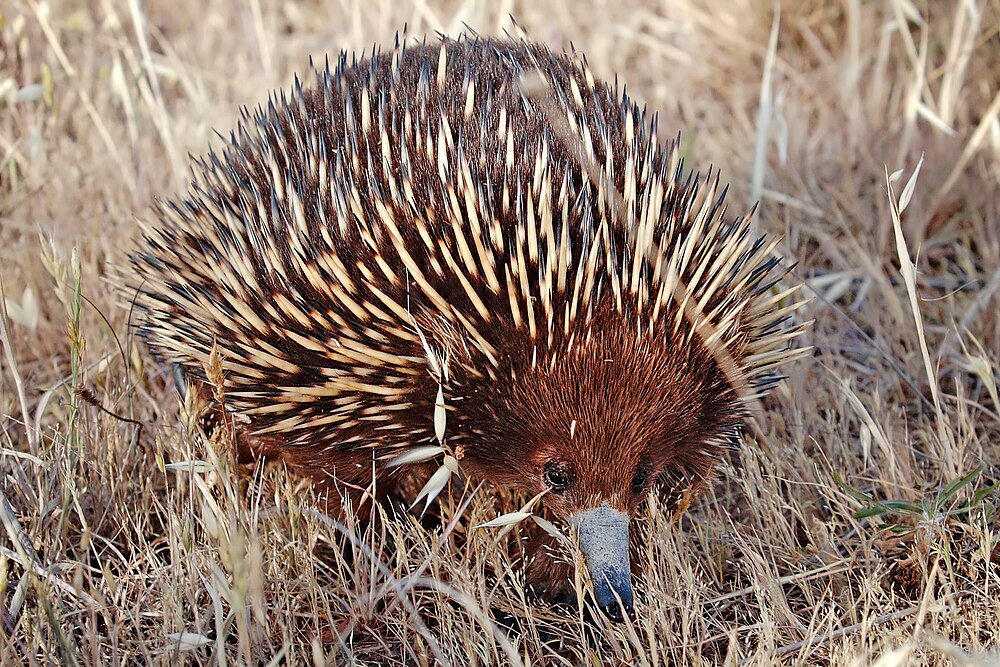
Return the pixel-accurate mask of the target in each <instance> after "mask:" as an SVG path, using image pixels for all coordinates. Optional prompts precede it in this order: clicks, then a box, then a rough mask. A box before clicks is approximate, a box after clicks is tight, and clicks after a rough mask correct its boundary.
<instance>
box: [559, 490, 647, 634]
mask: <svg viewBox="0 0 1000 667" xmlns="http://www.w3.org/2000/svg"><path fill="white" fill-rule="evenodd" d="M628 523H629V516H628V514H626V513H625V512H622V511H620V510H616V509H614V508H613V507H611V506H610V505H608V503H607V501H605V502H604V503H603V504H601V505H600V506H598V507H595V508H593V509H589V510H583V511H580V512H575V513H573V514H572V515H571V516H570V524H571V525H573V527H575V528H576V529H577V531H578V532H579V535H580V550H581V551H583V557H584V559H586V561H587V569H588V570H590V578H591V579H592V580H593V582H594V599H595V601H596V602H597V606H598V607H600V608H601V611H602V612H603V613H604V615H605V616H607V617H608V618H610V619H611V620H612V621H614V622H616V623H621V622H622V621H623V620H625V616H631V615H632V581H631V579H632V571H631V569H630V568H629V562H628V552H629V548H628Z"/></svg>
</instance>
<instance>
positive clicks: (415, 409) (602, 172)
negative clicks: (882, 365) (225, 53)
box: [131, 37, 802, 619]
mask: <svg viewBox="0 0 1000 667" xmlns="http://www.w3.org/2000/svg"><path fill="white" fill-rule="evenodd" d="M532 78H533V79H534V83H533V84H532V85H526V84H525V81H529V82H530V80H531V79H532ZM717 186H718V179H717V177H715V178H713V177H712V176H711V174H710V175H709V177H708V179H699V178H697V177H692V176H691V175H689V174H685V173H683V171H682V165H681V160H680V158H679V155H678V150H677V143H676V141H675V142H673V143H671V144H670V145H662V144H660V143H658V142H657V140H656V138H655V119H653V118H651V117H650V116H648V115H647V113H646V112H645V110H643V109H640V108H639V107H638V106H637V105H636V104H635V103H634V102H633V101H632V100H630V99H629V98H628V97H627V96H626V95H625V94H624V92H622V91H619V89H618V86H617V84H616V85H615V86H614V87H610V86H608V85H607V84H604V83H601V82H599V81H595V79H594V76H593V75H592V73H591V71H590V69H589V68H588V66H587V64H586V61H585V60H584V59H582V58H580V57H578V56H577V55H575V54H569V55H566V54H563V55H560V54H555V53H552V52H550V51H549V50H548V49H547V48H545V47H543V46H539V45H534V44H530V43H526V42H524V41H517V40H502V41H498V40H492V39H487V40H484V39H474V38H469V37H466V38H460V39H458V40H450V39H444V40H442V41H440V42H439V43H436V44H427V43H422V44H416V43H411V44H397V46H396V47H395V48H394V49H392V50H391V52H386V53H377V52H374V53H373V54H372V55H371V57H367V58H363V59H361V60H360V61H358V60H352V61H348V59H347V56H346V55H341V56H340V60H339V62H338V63H337V65H336V67H335V68H334V69H332V70H331V68H330V66H329V64H328V65H327V66H326V67H325V68H322V69H320V70H319V71H318V72H317V75H316V80H315V83H314V84H313V85H310V86H302V85H300V84H299V83H298V82H296V85H295V87H294V90H293V91H292V92H291V94H290V95H289V96H286V95H285V94H281V95H280V96H276V97H272V98H271V100H270V102H269V103H268V104H267V105H266V106H262V107H260V108H258V110H257V111H256V112H253V113H250V112H248V111H244V113H243V118H242V121H241V122H240V124H239V126H238V128H237V129H236V131H235V132H234V133H233V134H232V136H231V140H230V141H229V142H228V144H227V145H226V146H225V148H224V149H223V150H222V151H221V153H218V152H216V153H210V154H209V155H208V157H207V158H206V159H202V160H200V161H197V163H196V168H195V176H194V180H193V182H192V184H191V188H190V190H189V192H188V194H186V195H184V196H183V197H181V198H178V199H176V200H174V201H170V202H167V203H161V204H160V205H159V206H158V207H157V209H156V215H155V221H153V222H150V223H147V224H146V225H145V226H144V237H143V239H142V241H141V244H140V247H139V248H137V249H136V250H135V251H134V252H133V253H132V263H133V265H134V274H133V277H134V280H132V281H131V282H132V288H133V290H134V291H135V293H137V294H138V296H137V298H136V300H135V303H136V306H137V307H138V310H139V313H140V317H141V332H142V335H143V337H144V338H145V340H146V341H147V342H148V344H149V346H150V347H151V348H152V350H153V351H154V352H155V354H156V355H157V356H158V357H159V358H160V359H162V360H163V361H165V362H167V363H170V364H176V365H179V366H180V367H181V368H183V369H185V370H186V371H187V372H188V373H189V374H190V375H191V376H193V377H194V378H197V379H198V380H201V381H203V382H204V381H205V380H206V371H205V368H206V363H207V362H208V360H209V356H210V354H211V353H212V352H213V349H215V350H218V352H219V353H221V359H222V368H223V371H224V377H225V380H224V401H225V409H226V410H227V411H229V412H232V413H237V414H238V415H239V418H238V419H234V420H233V421H234V423H235V425H236V428H237V437H238V440H239V446H240V448H241V450H242V452H243V454H244V455H246V456H251V457H256V456H262V457H273V458H276V459H281V460H284V461H285V462H287V463H288V465H289V466H290V467H292V468H293V469H295V470H298V471H300V472H301V473H302V474H305V475H308V476H309V477H311V478H312V479H313V480H314V481H315V482H316V483H318V484H320V485H322V486H323V488H324V490H325V491H327V492H332V493H333V494H340V495H341V496H345V497H350V498H351V499H352V500H354V501H355V502H356V501H357V500H358V499H359V498H360V496H361V493H360V492H361V491H363V490H364V489H366V488H371V487H372V485H373V484H375V488H376V490H377V492H378V493H379V494H384V493H388V492H390V491H391V490H392V487H393V479H394V475H395V468H393V467H392V466H390V465H387V462H388V461H390V460H392V459H395V458H397V457H398V456H399V455H400V453H404V452H407V451H408V450H409V449H410V448H415V447H421V446H427V445H433V444H437V443H438V439H437V437H436V433H435V419H434V417H435V406H436V405H439V404H440V403H441V402H442V401H439V400H438V395H439V391H440V392H441V397H442V398H443V403H444V404H445V405H446V406H447V431H446V434H445V442H444V444H445V447H446V448H447V449H448V450H449V451H452V452H461V463H460V465H461V469H462V471H463V473H465V474H468V475H471V476H473V477H475V478H479V479H483V480H488V481H490V482H492V483H494V484H499V485H508V486H510V487H513V488H514V489H517V490H520V491H524V492H526V493H528V494H535V493H539V492H541V491H543V490H545V489H548V490H549V493H548V494H547V495H546V497H545V498H544V501H543V502H544V503H545V504H546V506H547V507H548V509H549V510H550V511H551V512H552V514H553V515H554V516H556V517H559V518H561V519H562V520H564V521H566V522H567V524H568V525H571V526H573V527H574V528H575V529H576V530H577V531H578V534H579V537H580V546H581V548H582V550H583V552H584V556H585V558H586V561H587V564H588V569H589V570H590V573H591V575H592V579H593V582H594V595H595V598H596V601H597V603H598V605H599V606H600V608H601V609H602V610H603V611H604V612H605V613H606V614H607V615H608V616H609V617H611V618H612V619H620V618H621V617H622V612H623V611H624V612H626V613H629V612H631V609H632V604H633V602H632V600H633V598H632V589H631V583H630V567H629V548H628V541H629V521H630V516H631V515H632V514H633V513H634V512H635V511H636V510H637V508H638V507H639V506H640V505H641V503H642V502H643V500H644V498H645V497H646V496H647V494H648V493H649V492H650V490H651V489H652V488H655V487H659V488H665V489H666V490H667V491H668V492H669V493H672V494H675V493H677V492H682V491H684V490H685V489H692V488H697V487H698V486H700V485H701V484H702V483H703V482H704V480H705V479H706V477H707V476H708V475H709V473H710V471H711V469H712V467H713V465H714V463H715V461H716V460H717V458H718V457H719V455H720V453H721V451H722V449H723V448H724V447H725V446H726V445H727V443H729V442H730V441H732V440H733V438H734V437H735V436H736V434H737V431H738V429H739V425H740V423H741V419H742V417H743V416H744V412H745V406H746V401H747V400H748V395H754V394H756V395H759V394H762V393H764V392H765V391H766V390H767V389H769V388H770V387H771V386H772V385H773V383H774V382H775V380H776V377H777V376H776V375H775V374H774V370H775V368H776V367H777V366H778V365H780V364H781V363H783V362H785V361H787V360H789V359H790V358H792V357H793V356H795V355H796V354H797V352H796V351H794V350H793V349H792V348H791V345H790V344H791V342H792V339H794V338H795V337H796V336H797V335H798V334H799V333H800V332H801V331H802V325H800V324H798V323H796V322H794V321H793V320H792V318H791V315H792V313H793V311H795V309H796V308H798V307H799V305H800V304H801V302H800V301H799V300H798V299H797V298H796V297H795V292H796V290H795V287H791V288H788V289H786V290H784V291H781V290H780V289H778V288H777V287H776V285H777V284H778V282H779V281H780V279H781V278H782V277H783V276H784V275H785V271H784V270H782V269H780V268H778V265H779V260H778V259H777V258H775V257H773V256H772V251H773V250H774V248H775V245H776V241H772V240H768V239H766V238H764V237H756V236H755V235H753V234H752V233H751V232H752V230H751V221H750V218H749V216H740V217H735V218H730V219H726V217H725V207H724V203H723V197H724V193H720V192H719V191H718V188H717ZM726 366H728V368H726ZM747 389H749V391H748V390H747ZM397 460H398V459H397ZM333 497H337V496H336V495H334V496H333ZM538 558H546V556H543V555H539V556H538ZM534 571H535V572H538V573H541V574H539V575H537V576H536V578H538V577H541V578H543V579H547V580H543V581H535V582H534V583H536V584H537V585H538V586H539V587H540V588H541V589H542V590H555V589H558V588H559V587H560V586H561V585H562V584H564V583H568V582H565V581H563V582H559V581H552V579H553V578H563V579H565V574H566V570H565V569H560V568H559V567H558V566H554V565H552V564H551V563H548V564H544V565H542V566H540V567H536V568H535V569H534ZM531 576H532V575H531V569H530V568H529V579H530V578H531Z"/></svg>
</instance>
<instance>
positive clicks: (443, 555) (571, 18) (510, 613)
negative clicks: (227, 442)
mask: <svg viewBox="0 0 1000 667" xmlns="http://www.w3.org/2000/svg"><path fill="white" fill-rule="evenodd" d="M432 4H433V5H434V6H431V5H432ZM702 5H706V6H711V8H710V9H706V8H705V7H703V6H702ZM508 13H513V14H514V15H515V16H516V17H517V18H518V21H519V22H520V23H521V24H522V25H523V26H524V27H525V28H526V29H527V31H528V32H529V34H531V35H532V36H533V37H534V38H536V39H539V40H544V41H546V42H548V43H550V44H551V45H553V46H554V47H556V48H561V47H568V46H569V44H570V42H571V41H572V42H573V43H574V44H575V45H576V46H577V47H578V48H580V49H581V50H583V51H584V52H586V53H587V54H588V56H589V60H590V62H591V63H592V65H593V67H594V68H595V70H596V71H597V72H598V73H600V74H601V75H603V76H605V77H612V76H613V75H614V74H615V73H618V75H619V76H620V77H621V78H622V79H623V80H624V81H627V82H628V85H629V90H630V92H632V93H634V94H635V95H636V96H637V97H638V98H640V99H643V100H645V101H647V102H648V104H649V105H650V106H651V107H652V108H654V109H656V110H658V111H659V112H660V114H661V128H663V129H667V130H668V131H669V132H673V130H674V129H677V130H681V131H683V132H684V133H685V137H686V144H685V145H686V152H687V154H688V156H689V161H690V164H692V165H694V166H695V167H696V168H699V167H700V168H705V167H707V166H708V165H709V164H714V165H716V166H719V167H721V168H722V170H723V174H724V176H725V177H726V178H728V179H729V180H730V181H731V182H732V186H733V187H732V190H731V199H730V201H731V206H735V207H737V208H743V207H744V206H746V205H749V203H750V202H751V201H753V200H755V199H760V200H761V201H762V208H761V213H762V215H760V216H759V221H760V225H761V226H762V228H764V229H766V230H768V231H772V232H777V233H781V234H784V235H785V236H786V241H785V242H784V244H783V247H782V252H783V253H784V254H785V255H786V256H790V257H793V258H795V259H796V260H797V261H798V262H799V264H798V268H797V269H796V272H797V274H798V275H799V276H801V277H802V278H804V279H806V280H808V282H809V284H810V286H811V287H812V288H813V290H814V291H815V292H817V293H818V294H819V295H820V296H819V297H818V298H817V299H816V301H815V302H814V303H813V305H812V307H811V309H810V312H809V314H808V316H809V317H815V318H816V324H815V326H814V328H813V330H812V332H811V334H810V336H809V338H810V340H809V343H811V344H812V345H814V346H815V354H814V356H813V358H811V359H809V360H807V361H804V362H800V363H797V364H796V365H795V366H794V367H792V368H790V369H788V375H789V379H788V381H787V382H786V383H785V384H783V385H782V386H781V387H780V389H778V390H777V391H776V392H775V394H774V395H773V396H772V397H771V398H770V399H769V400H768V401H767V404H766V408H767V414H766V415H765V416H764V418H763V419H762V420H761V423H760V428H761V434H762V435H763V437H764V438H765V439H766V441H762V442H754V441H752V440H753V439H751V438H748V441H747V442H746V443H745V446H744V448H743V450H742V451H741V452H739V453H734V454H733V455H732V456H731V457H730V459H729V460H727V461H726V463H725V465H724V466H723V467H722V469H721V471H720V475H719V478H718V481H717V483H716V484H715V486H714V487H713V489H712V490H711V492H710V493H709V494H708V495H707V496H706V497H704V498H703V499H701V500H699V501H698V502H696V503H695V505H694V507H692V508H691V510H690V511H689V512H688V514H687V515H686V516H685V517H684V519H683V520H682V521H680V522H679V523H674V522H671V521H669V520H667V519H666V518H665V517H663V516H661V514H659V513H658V511H657V508H656V507H655V506H651V507H650V510H649V514H648V520H647V521H645V522H644V527H643V530H648V531H649V533H650V535H651V540H650V548H649V552H648V560H647V562H646V563H645V564H644V565H645V570H646V573H645V578H644V582H645V583H644V584H640V590H641V591H642V592H643V593H644V599H643V600H642V601H641V602H640V605H639V616H638V620H637V621H636V622H635V624H634V625H633V626H623V627H615V626H610V625H607V624H605V623H604V622H603V621H602V620H598V621H596V622H593V623H590V622H587V621H585V620H584V618H583V617H582V616H580V615H578V614H576V613H575V612H572V613H566V612H560V611H559V610H554V609H550V608H548V607H545V606H542V605H533V604H531V603H530V602H527V601H526V600H525V597H524V593H523V591H522V589H521V585H520V577H521V574H520V568H519V565H518V562H517V553H516V550H514V551H511V550H509V549H506V548H498V547H497V545H496V541H497V537H498V533H497V531H495V530H491V529H488V528H483V529H473V528H472V527H473V526H475V525H477V524H479V523H482V522H483V521H486V520H489V519H490V518H492V517H494V516H496V515H497V514H498V513H502V512H506V511H510V510H512V509H515V508H516V507H517V503H518V502H520V501H519V499H515V498H509V497H507V496H505V495H503V494H502V493H498V492H495V491H492V490H490V489H480V490H478V491H477V492H475V493H471V491H470V492H465V493H463V490H462V489H461V488H456V489H453V490H452V492H450V493H449V494H445V495H446V496H447V497H445V498H444V499H443V500H442V501H441V502H440V504H439V509H438V510H437V512H438V516H439V517H440V519H441V520H440V521H424V522H423V523H421V522H420V521H419V520H418V519H417V518H416V517H410V518H406V519H401V520H398V521H396V522H390V523H388V524H387V525H386V527H385V528H384V529H383V530H382V531H381V532H380V533H379V534H376V535H369V536H368V537H367V538H365V539H360V540H359V538H358V537H357V536H356V535H353V534H348V535H346V536H345V535H344V534H343V533H342V532H340V531H339V530H338V528H337V527H336V526H335V525H333V524H332V523H331V522H330V521H329V520H328V519H327V518H325V517H323V516H322V515H321V514H320V513H318V512H317V511H316V509H315V508H314V506H313V505H312V504H311V503H312V500H313V499H312V497H311V495H310V491H309V489H308V488H307V487H306V486H305V485H304V484H302V483H301V482H300V481H299V480H296V479H294V478H292V477H291V476H289V475H287V474H286V473H285V472H284V471H282V470H278V469H266V470H263V471H255V472H254V476H253V477H252V478H251V479H246V478H244V481H243V482H242V483H238V482H237V481H234V480H237V479H238V476H237V475H236V474H235V473H234V471H233V469H232V466H231V465H230V461H229V460H228V458H227V457H226V456H224V455H221V456H217V455H216V454H215V453H214V452H216V451H224V450H222V449H217V448H213V446H212V445H211V443H206V442H205V441H204V439H203V438H201V437H199V435H198V434H197V429H196V426H195V424H196V422H195V420H194V419H192V417H191V416H190V414H191V411H190V409H189V408H190V406H184V405H180V404H179V401H178V399H177V395H176V393H175V392H174V390H173V388H172V384H171V382H170V380H169V378H167V377H166V375H165V373H164V371H163V369H161V368H158V367H156V366H155V365H154V364H152V363H151V362H150V360H149V358H148V356H147V355H146V353H145V352H144V351H143V350H142V349H140V347H139V346H138V345H137V343H136V341H135V340H134V339H133V338H132V336H131V335H130V331H129V328H128V326H127V318H128V312H127V309H126V308H123V307H122V305H121V304H117V303H115V301H114V298H113V296H112V293H111V290H110V289H109V286H108V285H107V283H106V281H105V277H106V276H107V274H108V270H109V267H110V266H112V265H115V264H116V263H120V262H121V257H122V251H123V248H124V247H125V245H126V243H127V241H128V239H129V238H130V237H131V236H132V235H133V234H134V232H135V227H136V226H135V218H136V217H142V216H144V215H146V213H147V212H148V210H149V206H150V202H151V199H152V198H153V197H154V196H155V195H157V194H161V193H171V192H174V191H176V190H179V189H182V188H183V187H184V182H185V178H186V173H187V172H186V169H187V167H186V162H187V157H186V156H187V154H188V152H193V153H201V152H203V151H204V150H205V149H206V148H207V147H208V146H209V145H210V144H211V143H212V142H213V141H217V139H215V138H214V135H213V129H219V130H222V131H226V130H227V129H228V128H229V127H230V126H231V124H232V123H233V121H234V118H235V117H236V113H237V109H238V107H239V105H242V104H248V105H253V104H256V103H257V102H259V101H261V100H263V99H264V98H265V96H266V93H267V91H269V90H271V89H272V88H276V87H285V86H287V85H288V84H289V83H290V81H291V77H292V73H293V72H295V71H300V72H301V71H303V70H304V69H305V68H306V66H307V62H308V60H307V58H308V57H309V56H310V55H313V56H321V55H322V54H323V53H325V52H331V53H333V52H336V51H337V50H339V49H342V48H343V49H348V50H355V49H364V48H369V47H370V45H371V43H372V42H382V43H385V42H388V40H390V39H391V38H392V36H393V33H394V31H395V30H396V29H398V28H401V27H402V26H403V24H404V23H409V31H410V33H411V34H417V35H419V34H423V33H425V32H433V31H442V32H445V33H449V34H455V33H456V32H458V31H459V30H461V26H462V23H463V22H465V23H467V24H468V25H469V26H471V27H473V28H475V29H476V30H478V31H479V32H482V33H489V34H494V33H498V32H500V31H501V30H503V29H504V28H505V27H508V26H509V19H508ZM777 21H778V22H777V23H775V14H774V12H773V7H772V6H771V5H770V3H756V2H740V1H738V0H732V1H720V2H713V3H707V2H706V3H701V2H694V1H693V0H676V1H669V0H663V2H660V3H656V2H651V1H648V0H647V1H646V2H623V3H605V2H569V1H566V2H558V1H555V0H553V1H551V2H544V3H536V2H520V1H514V0H510V1H508V2H496V3H488V2H477V1H471V0H470V1H466V2H447V3H442V4H440V5H439V4H438V3H436V2H435V3H430V2H425V1H424V0H419V1H415V2H414V3H413V4H412V5H411V4H408V3H404V2H398V3H397V2H390V1H389V0H383V1H382V2H373V3H368V2H360V0H343V1H342V2H311V1H308V0H302V1H300V0H292V1H290V2H261V1H258V0H248V2H231V1H227V0H178V1H168V0H147V1H146V2H139V1H138V0H131V1H129V0H103V1H100V2H98V1H97V0H94V1H82V2H81V1H77V2H73V1H71V0H50V1H47V2H46V1H44V0H12V1H11V0H5V1H4V2H3V3H2V4H0V223H2V232H0V243H2V245H0V279H2V286H3V292H4V296H5V300H4V302H5V304H6V315H5V317H4V318H3V324H4V326H3V329H2V331H0V333H2V347H3V352H2V355H0V415H2V424H3V440H2V442H0V447H2V450H0V474H2V482H0V490H2V498H0V514H2V522H3V528H4V531H3V532H2V536H3V538H2V541H0V658H2V660H3V662H4V663H5V664H6V663H11V664H15V663H18V664H20V663H28V664H51V663H60V662H61V663H67V664H69V663H85V664H95V665H97V664H119V663H136V662H138V663H147V662H150V663H174V662H194V663H199V664H201V663H206V664H208V663H212V664H232V663H237V664H238V663H248V662H258V661H260V664H265V663H267V662H268V661H271V664H280V663H287V664H296V663H313V662H315V663H316V664H321V663H323V662H324V661H326V662H327V663H328V664H330V663H334V662H336V663H350V662H355V661H356V662H359V663H366V664H429V663H433V662H434V661H435V659H436V660H438V661H440V662H441V663H444V664H497V663H505V662H508V661H509V662H518V661H522V662H524V663H525V664H528V663H530V664H543V663H544V664H621V663H628V664H641V665H663V664H680V663H691V664H729V665H738V664H739V665H743V664H747V665H756V664H774V663H782V664H784V663H789V664H791V663H795V664H815V663H828V664H852V663H853V664H867V663H868V662H871V661H877V663H876V664H879V665H897V664H907V663H913V664H948V663H951V664H957V665H973V664H998V661H1000V658H998V657H997V656H998V653H997V651H998V645H997V639H996V636H997V635H998V634H1000V604H998V602H997V601H998V599H1000V546H998V533H1000V520H998V518H997V512H998V506H1000V497H998V492H997V490H996V487H995V485H996V483H997V481H998V479H1000V400H998V389H997V377H998V373H1000V368H998V364H1000V314H998V313H1000V294H998V286H1000V121H998V111H1000V36H998V25H1000V4H998V3H997V2H996V0H967V1H965V2H957V1H956V2H952V1H950V0H941V1H938V2H933V1H931V2H926V3H919V2H914V3H912V4H911V2H910V1H909V0H884V1H881V2H861V0H843V1H842V2H839V3H827V2H822V1H820V0H815V1H809V2H796V1H792V0H788V1H787V2H784V3H783V6H782V7H781V11H780V15H779V16H778V19H777ZM921 156H923V163H922V166H921V168H920V171H919V175H918V176H917V179H916V181H915V182H913V181H911V175H912V174H913V173H914V170H915V169H916V167H917V165H918V162H919V160H920V158H921ZM897 170H901V171H902V173H901V174H897V175H895V176H894V177H893V178H890V179H888V180H887V175H889V174H894V172H896V171H897ZM889 181H891V184H892V190H893V191H894V192H893V193H890V192H889V188H888V182H889ZM908 183H911V185H912V187H906V186H907V184H908ZM904 189H905V193H904ZM901 197H902V199H903V200H904V203H908V205H906V206H895V205H894V204H893V202H896V201H899V199H900V198H901ZM899 208H904V209H905V210H903V211H902V213H901V215H900V216H899V218H898V219H897V217H896V213H897V212H898V209H899ZM911 262H912V263H911ZM901 267H902V269H901ZM911 267H913V268H914V269H915V271H913V270H911ZM98 405H100V406H102V408H103V409H101V408H98V407H97V406H98ZM109 412H113V413H115V414H117V415H118V416H117V417H116V416H112V415H111V414H109ZM140 425H141V427H140ZM521 500H523V499H521ZM515 534H516V533H511V535H510V536H508V537H505V538H503V540H501V542H502V544H507V541H508V540H509V539H511V537H512V536H513V535H515ZM991 651H992V652H993V653H992V654H991V653H990V652H991ZM991 655H992V657H991ZM991 660H992V662H991Z"/></svg>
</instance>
